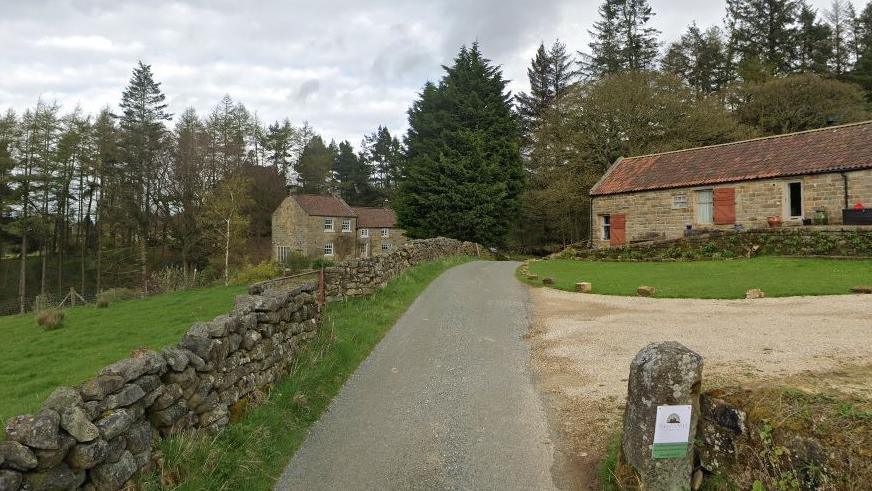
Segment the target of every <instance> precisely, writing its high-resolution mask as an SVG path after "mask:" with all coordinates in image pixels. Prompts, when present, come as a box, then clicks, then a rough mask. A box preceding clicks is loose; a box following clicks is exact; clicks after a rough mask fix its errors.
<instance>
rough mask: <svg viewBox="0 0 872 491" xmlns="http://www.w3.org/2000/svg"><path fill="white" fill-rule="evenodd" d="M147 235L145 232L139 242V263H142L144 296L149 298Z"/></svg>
mask: <svg viewBox="0 0 872 491" xmlns="http://www.w3.org/2000/svg"><path fill="white" fill-rule="evenodd" d="M145 234H146V232H145V231H143V233H142V237H140V240H139V261H140V262H141V263H142V296H143V297H146V296H148V251H147V244H146V243H145Z"/></svg>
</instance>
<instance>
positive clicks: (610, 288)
mask: <svg viewBox="0 0 872 491" xmlns="http://www.w3.org/2000/svg"><path fill="white" fill-rule="evenodd" d="M529 269H530V272H531V273H535V274H538V275H539V279H538V280H535V281H530V280H527V279H526V278H522V281H525V282H527V283H530V284H535V285H541V284H542V278H545V277H546V276H550V277H552V278H554V281H555V284H554V287H555V288H558V289H561V290H567V291H574V290H575V283H576V282H580V281H588V282H590V283H591V284H592V286H593V293H599V294H605V295H635V294H636V288H638V287H639V286H640V285H648V286H653V287H655V288H656V289H657V296H658V297H672V298H744V296H745V291H747V290H748V289H751V288H759V289H761V290H763V291H764V292H765V293H766V295H767V296H770V297H786V296H794V295H834V294H843V293H850V291H849V290H850V288H851V287H854V286H858V285H869V284H872V260H837V259H811V258H809V259H794V258H774V257H760V258H754V259H736V260H729V261H688V262H608V261H572V260H550V261H532V262H530V268H529ZM519 277H520V276H519Z"/></svg>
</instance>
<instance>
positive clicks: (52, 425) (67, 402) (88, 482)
mask: <svg viewBox="0 0 872 491" xmlns="http://www.w3.org/2000/svg"><path fill="white" fill-rule="evenodd" d="M319 317H320V312H319V308H318V305H317V302H316V297H315V285H306V286H302V287H298V288H296V289H294V290H290V291H269V292H264V293H263V294H261V295H250V296H249V295H246V296H239V297H237V299H236V307H235V308H234V310H233V312H232V313H230V314H229V315H222V316H219V317H217V318H215V319H214V320H213V321H210V322H198V323H195V324H194V325H193V326H192V327H191V329H190V330H189V331H188V332H187V333H186V334H185V336H184V337H183V338H182V340H181V342H180V343H179V344H178V345H177V346H175V347H170V348H166V349H164V350H163V351H161V352H155V351H148V350H142V351H138V352H135V353H134V354H133V355H132V356H131V357H130V358H127V359H125V360H121V361H119V362H117V363H114V364H112V365H109V366H107V367H105V368H103V369H102V370H101V371H100V372H99V374H98V375H97V376H96V377H94V378H93V379H91V380H88V381H86V382H85V383H83V384H82V385H80V386H79V387H75V388H71V387H60V388H58V389H57V390H55V392H54V393H53V394H52V395H51V396H50V397H49V398H48V399H47V400H46V401H45V403H44V404H43V407H42V409H41V410H40V411H39V412H37V413H35V414H28V415H23V416H16V417H13V418H11V419H10V420H9V422H8V423H7V425H6V441H3V442H0V491H8V490H19V489H26V490H34V491H38V490H50V489H76V488H85V489H94V490H116V489H120V488H122V487H123V486H124V485H125V483H127V482H128V481H129V480H130V479H131V478H132V477H133V476H134V474H135V473H136V472H137V471H138V470H141V469H146V468H148V467H149V466H150V463H151V460H152V459H151V457H152V449H153V446H154V443H155V442H156V441H157V440H158V438H159V437H162V436H168V435H171V434H174V433H177V432H179V431H182V430H185V429H191V428H194V429H203V430H207V431H217V430H220V429H222V428H224V427H225V426H227V424H228V423H229V422H230V416H229V410H230V408H231V407H232V406H233V405H234V404H236V403H237V402H239V401H240V400H241V399H243V398H245V397H248V396H249V395H251V394H252V393H253V392H255V391H258V390H259V389H260V388H263V387H265V386H268V385H270V384H272V383H273V382H274V381H276V380H277V379H278V378H279V377H280V376H282V375H283V374H285V373H287V371H288V368H289V367H290V365H291V363H292V362H293V360H294V358H295V356H296V355H297V353H298V351H299V350H300V348H301V347H302V346H303V345H304V344H305V343H306V342H307V341H308V340H309V339H311V338H313V337H315V335H316V331H317V328H318V321H319Z"/></svg>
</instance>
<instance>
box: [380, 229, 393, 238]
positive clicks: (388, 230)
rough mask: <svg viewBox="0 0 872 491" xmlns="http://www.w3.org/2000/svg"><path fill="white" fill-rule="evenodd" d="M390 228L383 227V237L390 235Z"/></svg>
mask: <svg viewBox="0 0 872 491" xmlns="http://www.w3.org/2000/svg"><path fill="white" fill-rule="evenodd" d="M390 230H391V229H389V228H383V229H382V237H389V236H390Z"/></svg>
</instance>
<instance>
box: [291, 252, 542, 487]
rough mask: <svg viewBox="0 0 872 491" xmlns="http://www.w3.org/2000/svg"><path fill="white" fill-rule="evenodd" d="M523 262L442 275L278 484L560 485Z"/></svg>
mask: <svg viewBox="0 0 872 491" xmlns="http://www.w3.org/2000/svg"><path fill="white" fill-rule="evenodd" d="M516 267H517V263H511V262H474V263H469V264H465V265H462V266H458V267H456V268H453V269H451V270H449V271H447V272H446V273H445V274H443V275H442V276H440V277H439V278H438V279H436V280H435V281H434V282H433V283H432V284H431V285H430V286H429V287H428V288H427V289H426V290H425V292H424V293H423V294H422V295H421V296H420V297H419V298H418V299H417V300H416V302H415V303H414V304H413V305H412V306H411V307H410V308H409V310H408V311H407V312H406V314H405V315H404V316H403V317H402V318H401V319H400V320H399V321H398V322H397V324H396V325H395V326H394V327H393V329H392V330H391V331H390V332H389V333H388V334H387V336H385V338H384V339H383V340H382V342H381V343H380V344H379V345H378V346H377V347H376V348H375V349H374V350H373V352H372V353H371V354H370V356H369V358H367V360H366V361H364V363H363V364H362V365H361V366H360V368H359V369H358V370H357V371H356V372H355V373H354V375H352V377H351V378H350V379H349V380H348V382H347V383H346V384H345V386H344V387H343V388H342V390H341V391H340V392H339V394H338V395H337V397H336V399H335V400H334V401H333V403H332V404H331V405H330V407H329V408H328V410H327V411H326V412H325V413H324V415H323V416H322V417H321V419H320V420H319V421H318V422H317V423H316V424H315V425H314V426H313V427H312V429H311V430H310V432H309V435H308V436H307V438H306V441H305V442H304V443H303V446H302V447H301V448H300V450H299V451H298V452H297V454H296V455H295V456H294V458H293V460H292V461H291V463H290V464H289V465H288V467H287V468H286V469H285V472H284V474H283V475H282V477H281V479H280V480H279V481H278V483H277V485H276V489H280V490H285V489H306V490H318V489H343V490H354V489H499V490H512V489H519V490H520V489H524V490H535V489H552V488H553V487H554V484H553V479H552V475H551V474H552V463H553V460H554V446H553V444H552V442H551V436H550V434H549V429H548V425H547V422H546V416H545V411H544V408H543V402H542V399H541V398H540V397H539V395H538V394H537V392H536V390H535V388H534V384H533V380H532V375H531V371H530V369H529V367H528V363H529V356H530V354H529V348H528V345H527V343H526V342H525V341H524V339H523V336H524V335H525V334H527V332H528V327H529V315H528V301H529V298H528V297H529V291H528V289H527V287H526V286H523V285H521V284H520V283H519V282H517V281H515V279H514V277H513V274H514V270H515V268H516Z"/></svg>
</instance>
